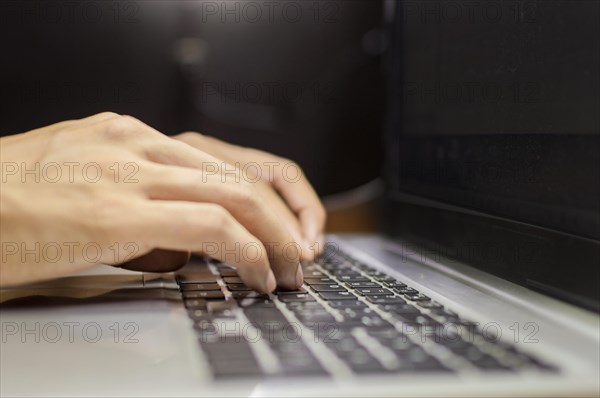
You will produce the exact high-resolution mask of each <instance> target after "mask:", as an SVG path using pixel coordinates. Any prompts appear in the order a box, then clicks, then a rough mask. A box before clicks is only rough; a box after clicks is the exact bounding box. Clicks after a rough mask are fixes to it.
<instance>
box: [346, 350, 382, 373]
mask: <svg viewBox="0 0 600 398" xmlns="http://www.w3.org/2000/svg"><path fill="white" fill-rule="evenodd" d="M344 360H345V362H346V364H347V365H348V366H349V367H350V369H352V371H353V372H355V373H375V372H384V371H385V368H384V367H383V366H382V365H381V363H380V362H379V361H377V359H375V358H374V357H373V356H372V355H371V354H369V353H368V352H367V350H365V349H364V348H359V349H357V350H354V351H353V352H351V353H350V354H349V355H347V356H345V357H344Z"/></svg>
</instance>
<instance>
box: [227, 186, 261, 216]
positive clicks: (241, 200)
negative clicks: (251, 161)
mask: <svg viewBox="0 0 600 398" xmlns="http://www.w3.org/2000/svg"><path fill="white" fill-rule="evenodd" d="M233 201H234V204H235V205H236V206H239V207H242V208H244V209H248V210H254V209H257V208H259V207H260V205H261V203H262V202H261V200H260V195H259V192H258V190H257V189H256V187H255V186H254V184H251V183H249V182H247V181H243V180H241V181H240V182H238V183H236V184H235V189H234V195H233Z"/></svg>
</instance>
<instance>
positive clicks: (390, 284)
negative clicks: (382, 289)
mask: <svg viewBox="0 0 600 398" xmlns="http://www.w3.org/2000/svg"><path fill="white" fill-rule="evenodd" d="M384 285H386V286H387V287H389V288H391V289H393V288H398V289H401V288H405V287H407V286H406V284H404V283H402V282H400V281H397V280H395V279H392V280H391V281H387V282H385V283H384Z"/></svg>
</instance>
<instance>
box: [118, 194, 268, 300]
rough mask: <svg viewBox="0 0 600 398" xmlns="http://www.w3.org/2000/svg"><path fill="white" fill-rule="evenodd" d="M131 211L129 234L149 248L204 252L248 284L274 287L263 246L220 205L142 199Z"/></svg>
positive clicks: (257, 288) (261, 288)
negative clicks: (235, 270) (219, 261)
mask: <svg viewBox="0 0 600 398" xmlns="http://www.w3.org/2000/svg"><path fill="white" fill-rule="evenodd" d="M131 211H132V212H133V213H135V214H134V219H133V220H132V221H131V222H130V223H128V225H129V227H128V231H129V233H131V234H135V235H134V236H139V237H140V240H141V241H143V242H145V243H147V244H148V245H150V247H153V248H161V249H167V250H175V251H185V252H187V251H194V252H200V253H203V254H206V255H208V256H211V257H213V258H216V259H218V260H221V261H223V262H226V263H227V264H230V265H232V266H234V267H236V268H237V270H238V273H239V275H240V277H241V278H242V280H244V282H245V283H246V284H247V285H248V286H249V287H251V288H253V289H255V290H257V291H260V292H265V293H267V292H272V291H273V290H274V289H275V283H276V282H275V277H274V275H273V272H272V271H271V268H270V266H269V261H268V258H267V252H266V248H265V247H264V245H263V244H262V243H261V242H260V241H259V240H258V239H257V238H256V237H255V236H253V235H252V234H251V233H250V232H248V230H246V229H245V228H244V227H243V226H242V225H241V224H240V223H239V222H237V221H236V220H235V218H234V217H233V216H232V215H231V214H230V213H229V212H227V210H225V209H224V208H223V207H221V206H218V205H213V204H205V203H202V204H199V203H189V202H167V201H143V202H141V203H139V204H137V205H136V206H135V208H132V209H131ZM136 215H137V216H136Z"/></svg>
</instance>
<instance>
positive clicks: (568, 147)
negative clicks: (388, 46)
mask: <svg viewBox="0 0 600 398" xmlns="http://www.w3.org/2000/svg"><path fill="white" fill-rule="evenodd" d="M599 4H600V3H599V2H596V1H552V0H550V1H501V2H498V1H454V2H444V1H419V2H416V1H405V2H398V3H396V6H397V9H396V13H395V14H396V20H395V27H394V35H393V36H394V53H393V54H392V55H391V58H392V62H391V68H390V72H391V74H390V76H391V98H390V99H391V101H390V102H391V107H390V109H389V116H390V117H389V125H388V144H389V145H388V154H389V155H390V156H389V158H390V160H391V162H390V167H389V169H388V172H389V173H388V175H389V176H390V185H391V192H390V193H391V197H392V199H393V200H392V207H395V208H396V211H395V214H396V216H398V214H402V221H399V222H400V223H402V226H400V225H399V224H398V223H397V222H396V223H395V224H394V225H393V226H392V230H393V231H394V232H399V231H401V230H402V231H409V232H410V233H411V234H414V235H415V236H416V235H421V236H420V238H423V239H424V240H425V241H428V242H435V244H437V245H438V247H441V246H443V247H446V246H448V245H450V246H452V248H453V249H454V252H456V249H457V248H458V247H462V246H465V244H466V243H469V242H471V241H472V240H475V241H477V240H479V241H480V242H479V243H481V244H482V245H483V246H484V247H492V246H493V247H495V248H503V249H500V250H498V251H497V252H496V255H493V256H490V255H489V253H488V255H486V256H482V255H476V256H474V255H473V253H471V254H470V255H469V256H467V257H470V258H468V260H469V261H471V262H472V263H475V265H478V266H479V267H481V268H484V269H486V270H488V271H490V272H493V273H496V274H499V275H501V276H503V277H506V278H508V279H511V280H514V281H517V282H519V283H522V284H526V285H528V286H531V287H534V288H537V289H540V290H544V291H545V292H547V293H552V294H554V295H556V296H560V297H562V298H565V299H569V300H570V301H574V302H579V303H583V302H584V301H585V302H586V303H588V304H589V302H590V300H591V302H597V300H598V293H597V290H598V281H599V275H598V274H599V271H598V269H599V267H598V264H599V262H598V261H599V259H600V258H599V255H598V253H599V246H598V241H599V240H600V112H599V110H600V83H599V75H600V72H599V71H600V64H599V52H600V31H599V15H600V9H599ZM407 197H410V198H412V199H411V202H412V203H413V204H411V205H407V204H406V203H405V202H406V198H407ZM415 198H418V199H415ZM424 200H429V201H428V202H427V205H424V204H423V203H425V201H424ZM432 203H433V204H432ZM448 205H449V206H450V207H449V206H448ZM408 206H411V207H410V209H409V207H408ZM434 208H435V209H434ZM443 208H446V209H448V208H451V209H452V210H441V209H443ZM467 213H468V215H467ZM417 214H419V216H418V217H417V216H416V215H417ZM432 215H433V216H432ZM428 217H431V219H429V222H430V223H429V224H428V225H430V226H431V225H432V224H431V223H433V225H432V226H433V229H436V231H435V233H433V234H432V233H431V231H429V232H427V231H422V232H423V234H419V233H416V231H418V230H420V228H419V227H417V226H416V224H419V223H420V224H421V226H422V225H423V223H424V220H425V219H428ZM427 229H429V230H431V227H428V228H427ZM448 234H452V235H453V236H452V237H449V236H446V235H448ZM424 235H429V236H424ZM466 240H469V242H466ZM507 242H510V244H508V243H507ZM531 242H535V244H534V243H531ZM523 244H526V245H529V246H528V247H530V248H531V247H534V246H535V250H533V251H532V252H534V251H535V252H536V253H537V254H536V257H535V258H536V260H535V261H531V258H529V259H528V260H527V261H526V263H525V260H524V259H523V258H521V259H519V258H516V259H515V256H514V255H513V254H514V250H515V247H517V246H519V245H520V246H523ZM446 249H447V248H446ZM508 252H510V253H511V254H510V255H509V254H507V253H508ZM458 256H459V257H463V258H464V257H465V255H464V253H463V255H462V256H461V255H458ZM559 259H560V263H559V261H558V260H559ZM592 306H594V305H592Z"/></svg>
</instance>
